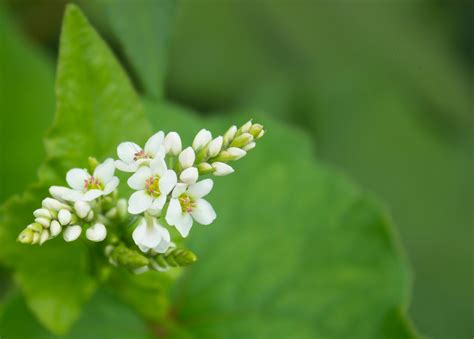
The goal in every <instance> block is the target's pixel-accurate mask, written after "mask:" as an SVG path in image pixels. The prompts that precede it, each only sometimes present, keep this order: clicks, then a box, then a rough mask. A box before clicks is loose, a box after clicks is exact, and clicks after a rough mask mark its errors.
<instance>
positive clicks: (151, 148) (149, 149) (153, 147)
mask: <svg viewBox="0 0 474 339" xmlns="http://www.w3.org/2000/svg"><path fill="white" fill-rule="evenodd" d="M164 138H165V133H163V131H158V132H156V133H155V134H153V135H152V136H151V137H150V139H148V141H147V142H146V144H145V153H146V154H148V155H151V156H152V157H155V156H156V154H157V153H158V151H159V149H160V146H162V144H163V140H164ZM163 150H164V149H163Z"/></svg>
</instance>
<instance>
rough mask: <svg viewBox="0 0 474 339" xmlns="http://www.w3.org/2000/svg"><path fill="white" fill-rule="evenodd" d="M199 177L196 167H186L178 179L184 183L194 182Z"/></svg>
mask: <svg viewBox="0 0 474 339" xmlns="http://www.w3.org/2000/svg"><path fill="white" fill-rule="evenodd" d="M198 177H199V171H198V169H197V168H196V167H188V168H186V169H185V170H184V171H182V172H181V174H180V175H179V180H181V181H182V182H184V183H186V184H189V185H190V184H194V183H195V182H196V181H197V180H198Z"/></svg>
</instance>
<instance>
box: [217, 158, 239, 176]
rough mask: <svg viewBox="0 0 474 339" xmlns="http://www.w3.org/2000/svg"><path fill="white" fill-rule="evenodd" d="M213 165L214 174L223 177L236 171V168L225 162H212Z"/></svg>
mask: <svg viewBox="0 0 474 339" xmlns="http://www.w3.org/2000/svg"><path fill="white" fill-rule="evenodd" d="M212 167H213V168H214V172H213V174H214V175H215V176H218V177H222V176H224V175H228V174H231V173H233V172H234V169H233V168H232V167H231V166H229V165H227V164H225V163H223V162H218V161H217V162H214V163H212Z"/></svg>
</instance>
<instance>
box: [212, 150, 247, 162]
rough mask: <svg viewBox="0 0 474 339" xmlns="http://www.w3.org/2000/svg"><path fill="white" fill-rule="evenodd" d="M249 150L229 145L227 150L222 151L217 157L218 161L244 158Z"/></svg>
mask: <svg viewBox="0 0 474 339" xmlns="http://www.w3.org/2000/svg"><path fill="white" fill-rule="evenodd" d="M246 154H247V152H245V151H244V150H242V149H240V148H237V147H229V148H228V149H226V150H225V151H222V152H221V153H220V154H219V156H218V157H217V158H216V159H215V160H216V161H221V162H228V161H232V160H239V159H241V158H243V157H244V156H245V155H246Z"/></svg>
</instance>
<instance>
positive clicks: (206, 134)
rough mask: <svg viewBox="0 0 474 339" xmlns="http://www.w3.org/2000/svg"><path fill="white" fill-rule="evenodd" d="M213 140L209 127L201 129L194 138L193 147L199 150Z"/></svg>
mask: <svg viewBox="0 0 474 339" xmlns="http://www.w3.org/2000/svg"><path fill="white" fill-rule="evenodd" d="M211 140H212V134H211V132H210V131H208V130H207V129H202V130H200V131H199V132H198V133H197V134H196V136H195V137H194V140H193V148H194V150H196V151H198V150H200V149H201V148H203V147H204V146H206V145H207V144H208V143H209V142H210V141H211Z"/></svg>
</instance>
